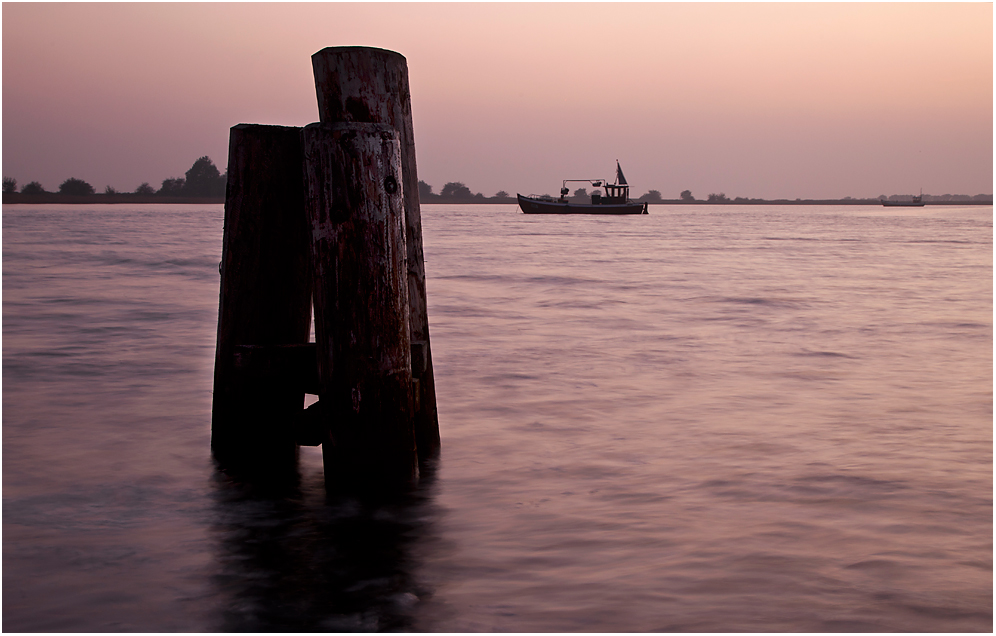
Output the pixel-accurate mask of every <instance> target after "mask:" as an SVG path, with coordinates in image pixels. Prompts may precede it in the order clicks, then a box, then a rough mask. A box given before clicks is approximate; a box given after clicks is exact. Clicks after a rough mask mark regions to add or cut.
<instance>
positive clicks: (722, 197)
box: [706, 192, 729, 203]
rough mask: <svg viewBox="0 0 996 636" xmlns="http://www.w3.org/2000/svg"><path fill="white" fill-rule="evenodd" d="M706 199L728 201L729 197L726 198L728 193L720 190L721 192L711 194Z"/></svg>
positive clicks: (711, 201)
mask: <svg viewBox="0 0 996 636" xmlns="http://www.w3.org/2000/svg"><path fill="white" fill-rule="evenodd" d="M706 200H707V201H708V202H709V203H725V202H726V201H729V199H727V198H726V195H725V194H723V193H722V192H720V193H719V194H715V193H713V194H710V195H709V198H708V199H706Z"/></svg>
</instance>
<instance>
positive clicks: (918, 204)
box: [882, 189, 923, 208]
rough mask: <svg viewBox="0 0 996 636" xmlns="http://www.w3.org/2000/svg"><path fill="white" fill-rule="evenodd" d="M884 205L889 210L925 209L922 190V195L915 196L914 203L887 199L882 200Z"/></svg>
mask: <svg viewBox="0 0 996 636" xmlns="http://www.w3.org/2000/svg"><path fill="white" fill-rule="evenodd" d="M882 205H884V206H885V207H887V208H900V207H901V208H922V207H923V190H922V189H921V190H920V194H914V195H913V200H912V201H888V200H886V199H883V200H882Z"/></svg>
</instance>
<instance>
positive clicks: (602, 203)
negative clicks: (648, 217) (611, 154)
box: [515, 161, 647, 214]
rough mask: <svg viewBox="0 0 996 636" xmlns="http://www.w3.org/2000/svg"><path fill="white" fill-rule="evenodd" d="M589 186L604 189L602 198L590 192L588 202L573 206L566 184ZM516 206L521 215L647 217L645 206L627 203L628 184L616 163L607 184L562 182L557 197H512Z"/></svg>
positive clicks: (634, 202)
mask: <svg viewBox="0 0 996 636" xmlns="http://www.w3.org/2000/svg"><path fill="white" fill-rule="evenodd" d="M582 181H583V182H585V183H590V184H591V185H592V186H594V187H595V188H605V196H602V192H601V190H597V189H596V190H594V191H593V192H592V193H591V202H590V203H575V202H574V201H570V200H568V198H567V195H568V194H570V192H571V191H570V190H569V189H568V188H567V184H568V183H576V182H582ZM515 197H516V198H517V199H518V200H519V207H520V208H522V211H523V213H525V214H647V204H646V203H641V202H639V201H630V200H629V184H628V183H626V177H625V176H623V171H622V168H620V167H619V162H618V161H616V180H615V183H609V182H608V181H607V180H605V179H564V183H563V185H562V186H561V188H560V198H559V199H554V198H553V197H551V196H535V195H532V196H528V197H527V196H523V195H521V194H516V195H515Z"/></svg>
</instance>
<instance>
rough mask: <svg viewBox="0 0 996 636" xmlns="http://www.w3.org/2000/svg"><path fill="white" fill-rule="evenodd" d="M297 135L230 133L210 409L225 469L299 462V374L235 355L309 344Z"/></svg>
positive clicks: (256, 128)
mask: <svg viewBox="0 0 996 636" xmlns="http://www.w3.org/2000/svg"><path fill="white" fill-rule="evenodd" d="M300 131H301V129H300V128H296V127H285V126H260V125H252V124H239V125H238V126H234V127H233V128H232V129H231V134H230V137H229V156H228V186H227V193H226V197H225V230H224V239H223V247H222V261H221V268H220V269H221V294H220V303H219V310H218V341H217V348H216V351H215V368H214V399H213V403H212V409H211V449H212V452H213V453H214V455H215V457H216V458H217V459H218V460H219V461H220V462H221V463H222V464H223V465H224V466H230V467H235V468H239V469H249V470H252V471H271V470H288V469H291V468H296V457H297V444H296V441H295V439H294V432H293V425H294V420H295V418H296V417H298V416H299V415H300V412H301V411H302V409H303V407H304V386H303V382H302V380H301V378H300V377H296V376H295V374H284V373H276V374H274V373H272V372H271V373H265V372H260V370H259V369H254V367H253V365H251V364H249V360H250V358H247V357H246V356H247V355H248V354H245V353H244V355H242V356H237V355H236V353H237V349H239V348H240V346H252V347H255V348H257V349H259V348H264V349H265V348H266V347H276V348H277V349H278V350H279V345H306V344H307V342H308V336H309V332H310V328H311V285H312V277H311V268H310V249H311V234H310V228H309V227H308V220H307V218H308V217H307V214H306V212H305V207H304V184H303V178H302V162H303V153H302V147H301V132H300ZM247 351H249V350H248V349H247ZM278 353H279V351H278ZM306 353H307V352H306V351H305V354H306ZM291 354H293V351H291ZM261 355H262V353H257V354H256V355H255V357H256V358H258V357H260V356H261ZM288 355H290V354H288ZM293 355H297V357H300V354H293ZM293 355H292V357H293ZM273 357H274V356H273V355H269V356H268V357H267V359H270V358H273ZM276 357H277V358H286V357H288V356H287V355H282V356H281V355H278V356H276ZM294 364H295V365H296V366H301V365H300V364H297V363H294ZM255 366H256V367H258V366H259V365H255ZM297 375H300V374H297Z"/></svg>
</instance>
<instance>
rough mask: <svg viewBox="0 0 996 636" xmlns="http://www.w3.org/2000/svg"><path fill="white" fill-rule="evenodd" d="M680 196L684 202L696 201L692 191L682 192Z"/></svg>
mask: <svg viewBox="0 0 996 636" xmlns="http://www.w3.org/2000/svg"><path fill="white" fill-rule="evenodd" d="M678 196H680V197H681V200H682V201H694V200H695V197H693V196H692V191H691V190H682V191H681V194H679V195H678Z"/></svg>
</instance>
